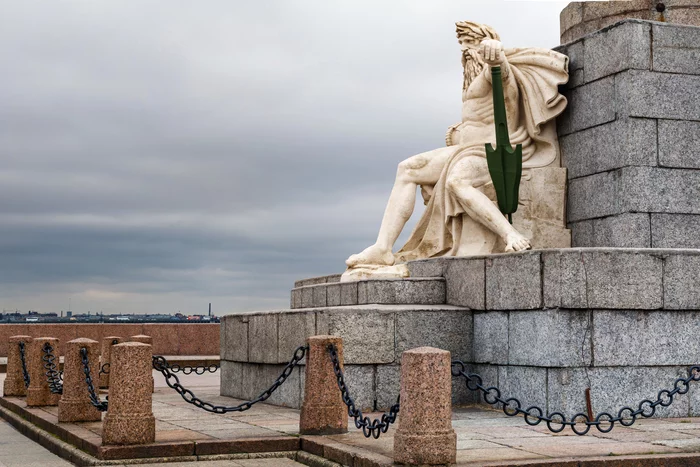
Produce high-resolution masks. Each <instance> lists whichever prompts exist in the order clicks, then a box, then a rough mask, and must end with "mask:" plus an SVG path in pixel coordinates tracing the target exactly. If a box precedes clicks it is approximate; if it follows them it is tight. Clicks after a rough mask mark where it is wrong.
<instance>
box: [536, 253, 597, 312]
mask: <svg viewBox="0 0 700 467" xmlns="http://www.w3.org/2000/svg"><path fill="white" fill-rule="evenodd" d="M577 260H578V261H577ZM584 262H585V258H584V256H583V252H582V251H581V250H575V251H571V252H563V251H547V252H544V253H542V263H543V264H542V269H543V272H542V278H543V279H542V280H543V284H542V285H543V293H542V296H543V299H544V306H545V308H587V307H588V293H587V290H586V271H585V269H584V268H583V264H584Z"/></svg>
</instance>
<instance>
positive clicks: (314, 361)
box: [299, 336, 348, 435]
mask: <svg viewBox="0 0 700 467" xmlns="http://www.w3.org/2000/svg"><path fill="white" fill-rule="evenodd" d="M306 342H307V344H308V345H309V350H308V352H307V353H306V373H305V375H306V382H305V384H304V402H303V403H302V405H301V416H300V419H299V433H301V434H302V435H329V434H337V433H346V432H347V431H348V409H347V407H346V406H345V404H344V403H343V399H342V397H341V395H340V390H339V389H338V381H337V380H336V377H335V373H334V372H333V364H332V363H331V358H330V356H329V354H328V346H329V345H330V344H334V345H335V347H336V349H337V350H338V360H339V361H340V366H341V368H342V366H343V339H341V338H340V337H336V336H313V337H309V338H308V339H307V340H306Z"/></svg>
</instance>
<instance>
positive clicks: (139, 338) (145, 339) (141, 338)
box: [129, 334, 156, 392]
mask: <svg viewBox="0 0 700 467" xmlns="http://www.w3.org/2000/svg"><path fill="white" fill-rule="evenodd" d="M129 342H141V343H142V344H148V345H150V346H151V347H152V346H153V338H152V337H151V336H147V335H145V334H137V335H135V336H131V337H130V338H129ZM151 382H152V383H153V392H155V390H156V380H155V378H153V373H151Z"/></svg>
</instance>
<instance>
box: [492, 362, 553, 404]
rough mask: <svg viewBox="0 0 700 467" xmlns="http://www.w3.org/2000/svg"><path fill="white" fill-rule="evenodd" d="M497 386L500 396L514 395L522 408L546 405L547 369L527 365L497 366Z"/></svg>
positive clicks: (509, 396)
mask: <svg viewBox="0 0 700 467" xmlns="http://www.w3.org/2000/svg"><path fill="white" fill-rule="evenodd" d="M498 387H499V389H500V390H501V397H503V398H504V399H508V398H511V397H515V398H516V399H518V400H520V402H521V403H522V404H523V408H527V407H531V406H533V405H536V406H539V407H546V406H547V391H546V390H545V388H546V387H547V369H546V368H534V367H528V366H499V367H498Z"/></svg>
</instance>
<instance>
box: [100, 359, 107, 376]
mask: <svg viewBox="0 0 700 467" xmlns="http://www.w3.org/2000/svg"><path fill="white" fill-rule="evenodd" d="M108 374H109V362H107V363H105V364H104V365H102V366H101V367H100V375H108Z"/></svg>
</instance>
